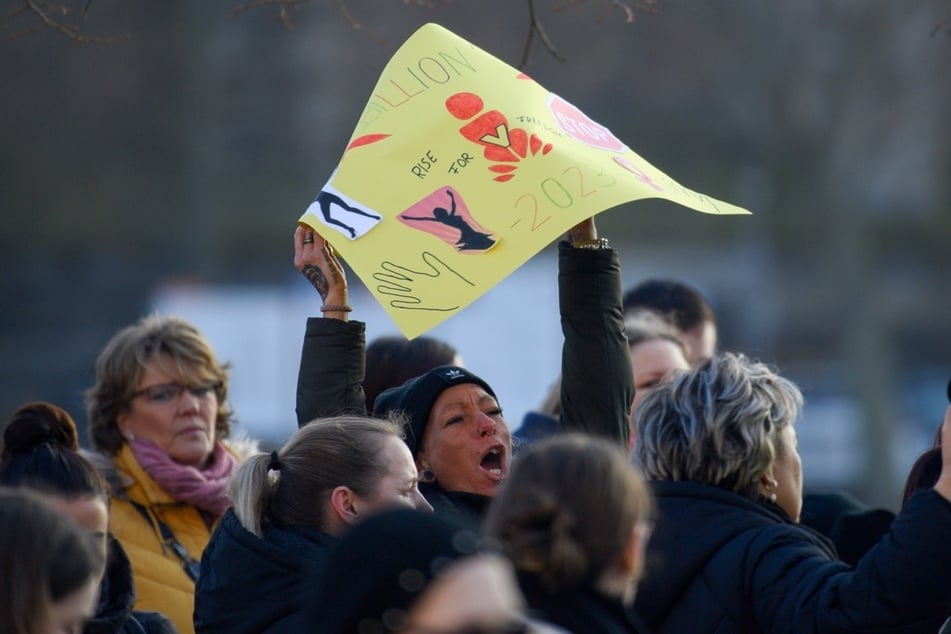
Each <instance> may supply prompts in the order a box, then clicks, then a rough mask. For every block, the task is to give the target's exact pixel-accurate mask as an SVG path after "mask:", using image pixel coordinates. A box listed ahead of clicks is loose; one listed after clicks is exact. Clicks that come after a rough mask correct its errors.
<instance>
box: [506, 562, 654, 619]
mask: <svg viewBox="0 0 951 634" xmlns="http://www.w3.org/2000/svg"><path fill="white" fill-rule="evenodd" d="M518 585H519V588H520V589H521V591H522V594H523V595H524V596H525V602H526V603H527V604H528V614H529V615H530V616H532V617H534V618H537V619H540V620H541V621H544V622H545V623H551V624H554V625H557V626H558V627H562V628H565V629H566V630H568V631H569V632H573V633H574V634H646V632H647V630H645V629H644V625H643V624H642V623H641V621H640V619H639V618H638V617H637V615H636V614H635V613H634V611H633V610H632V609H630V608H626V607H625V606H624V605H623V604H622V603H621V601H620V600H619V599H612V598H611V597H608V596H605V595H604V594H603V593H601V592H599V591H598V590H597V589H595V588H593V587H591V586H590V585H583V586H581V587H576V588H566V589H564V590H562V591H559V592H551V591H550V590H548V588H546V587H545V584H544V583H543V582H542V581H541V579H539V578H538V577H537V576H535V575H533V574H531V573H528V572H525V571H519V573H518Z"/></svg>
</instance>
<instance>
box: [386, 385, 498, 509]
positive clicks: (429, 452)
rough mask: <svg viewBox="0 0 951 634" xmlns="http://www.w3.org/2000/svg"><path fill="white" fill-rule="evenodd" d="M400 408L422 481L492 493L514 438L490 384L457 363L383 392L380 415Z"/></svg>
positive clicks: (446, 487)
mask: <svg viewBox="0 0 951 634" xmlns="http://www.w3.org/2000/svg"><path fill="white" fill-rule="evenodd" d="M389 412H402V414H403V415H404V416H406V418H407V419H408V421H409V425H408V429H407V435H406V444H407V445H409V448H410V451H411V452H412V453H413V456H414V458H415V460H416V465H417V467H418V468H419V470H420V473H421V478H422V479H423V481H427V482H428V481H431V482H435V483H437V484H438V485H439V486H440V487H441V488H442V489H444V490H446V491H463V492H466V493H477V494H480V495H493V494H494V493H495V491H496V489H497V488H498V486H499V484H500V483H501V482H502V480H503V479H504V478H505V475H506V474H507V473H508V470H509V463H510V461H511V455H512V441H511V437H510V435H509V428H508V425H507V424H506V423H505V419H504V418H502V408H501V407H500V406H499V402H498V400H497V399H496V397H495V392H493V391H492V388H491V387H489V384H488V383H486V382H485V381H483V380H482V379H480V378H479V377H477V376H476V375H475V374H473V373H471V372H469V371H468V370H466V369H464V368H460V367H458V366H440V367H438V368H434V369H432V370H430V371H429V372H427V373H425V374H423V375H422V376H418V377H416V378H415V379H410V380H409V381H407V382H406V383H404V384H403V385H401V386H399V387H394V388H390V389H389V390H387V391H385V392H383V394H381V395H380V396H379V397H378V398H377V399H376V403H375V404H374V406H373V413H374V414H375V415H377V416H382V415H386V414H387V413H389Z"/></svg>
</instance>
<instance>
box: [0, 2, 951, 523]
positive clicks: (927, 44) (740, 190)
mask: <svg viewBox="0 0 951 634" xmlns="http://www.w3.org/2000/svg"><path fill="white" fill-rule="evenodd" d="M624 4H625V3H620V2H611V1H610V0H590V1H588V2H584V1H579V2H571V1H570V0H569V1H568V2H566V1H565V0H552V1H546V0H536V1H535V2H534V7H535V9H536V12H537V17H538V19H539V20H540V21H541V23H542V25H543V26H544V27H545V29H546V31H547V34H548V36H549V38H550V40H551V42H552V43H553V44H554V46H555V48H556V52H557V54H558V56H560V57H561V58H562V59H561V60H559V59H557V58H556V57H555V55H553V54H551V53H550V52H548V51H546V49H545V47H543V46H542V45H541V42H540V41H539V38H538V37H537V36H536V37H535V38H534V41H533V43H532V46H531V48H530V49H529V54H528V58H527V63H526V64H525V65H524V66H523V67H522V68H523V70H525V71H526V72H527V73H529V74H530V75H532V76H533V77H534V78H535V79H536V80H537V81H539V83H541V84H542V85H543V86H545V87H546V88H548V89H549V90H552V91H554V92H557V93H559V94H560V95H562V96H564V97H565V98H566V99H568V100H569V101H571V102H573V103H574V104H575V105H577V106H578V107H580V108H581V109H582V110H583V111H584V112H585V113H586V114H588V115H589V116H590V117H591V118H593V119H594V120H596V121H598V122H599V123H601V124H603V125H605V126H607V127H608V128H610V129H611V130H612V131H613V132H614V133H615V135H616V136H618V137H619V138H620V139H622V140H623V141H625V142H626V143H627V144H628V145H629V146H630V147H631V148H632V149H634V150H635V151H636V152H638V153H639V154H640V155H642V156H643V157H645V158H646V159H647V160H649V161H651V162H652V163H653V164H654V165H656V166H657V167H658V168H660V169H661V170H663V171H665V172H666V173H668V174H670V175H671V176H672V177H673V178H675V179H677V180H678V181H680V182H681V183H683V184H684V185H686V186H688V187H691V188H693V189H695V190H697V191H699V192H702V193H705V194H708V195H710V196H712V197H715V198H719V199H722V200H726V201H729V202H732V203H735V204H737V205H740V206H743V207H746V208H747V209H750V210H751V211H753V213H754V215H753V216H750V217H713V216H707V215H702V214H698V213H695V212H692V211H689V210H687V209H684V208H681V207H678V206H676V205H673V204H672V203H667V202H664V201H641V202H638V203H633V204H629V205H624V206H621V207H618V208H615V209H612V210H609V211H607V212H605V213H603V214H601V215H600V216H598V226H599V229H600V232H601V234H602V235H603V236H605V237H608V238H609V239H610V240H611V243H612V245H614V246H616V247H617V248H618V249H619V250H620V253H621V257H622V266H623V275H624V285H625V287H628V286H632V285H634V284H636V283H638V282H639V281H641V280H643V279H644V278H646V277H652V276H665V277H674V278H680V279H682V280H685V281H687V282H689V283H691V284H693V285H695V286H697V287H698V288H699V289H701V290H702V291H703V293H704V294H705V295H706V296H707V297H708V298H709V299H710V301H711V303H712V304H713V306H714V308H715V310H716V313H717V317H718V321H719V325H720V337H721V348H723V349H727V350H735V351H742V352H745V353H747V354H749V355H751V356H754V357H757V358H759V359H761V360H763V361H766V362H768V363H770V364H772V365H774V366H775V367H777V368H778V369H779V371H780V372H781V373H783V374H785V375H786V376H788V377H790V378H792V379H794V380H795V381H797V382H798V383H799V385H800V386H801V387H802V389H803V392H804V394H805V397H806V402H807V404H806V408H805V411H804V413H803V417H802V420H801V421H800V422H799V423H798V429H799V434H800V443H801V446H800V451H801V453H802V456H803V462H804V469H805V484H806V488H807V489H808V490H814V491H818V490H824V489H831V488H839V489H846V490H848V491H850V492H852V493H854V494H855V495H857V496H859V497H860V498H862V499H864V500H865V501H868V502H870V503H873V504H877V505H881V506H886V507H889V508H893V509H894V508H896V507H897V505H898V501H899V499H900V488H901V484H902V483H903V481H904V476H905V474H906V473H907V470H908V468H909V466H910V465H911V462H912V461H913V460H914V458H915V456H916V455H917V454H918V453H919V452H920V451H922V450H924V449H925V448H927V447H928V446H930V444H931V442H932V440H933V436H934V432H935V430H936V429H937V428H938V425H939V423H940V420H941V417H942V415H943V411H944V407H945V405H946V397H945V385H946V384H947V381H948V378H949V376H951V355H949V352H951V328H949V327H948V326H949V319H948V316H949V315H951V293H948V286H947V283H946V277H947V274H948V272H949V271H951V249H949V245H951V213H949V208H951V178H949V176H951V116H949V113H951V2H948V1H947V0H940V1H939V0H932V1H925V0H922V1H918V0H914V1H912V2H893V1H889V0H842V1H838V2H803V1H802V0H773V1H771V2H763V1H762V0H729V1H728V2H716V3H712V2H696V1H694V0H656V2H653V3H644V2H641V3H636V2H631V3H627V6H629V7H631V8H632V9H633V17H634V21H633V22H631V23H628V22H627V21H626V19H625V13H624V11H623V10H622V5H624ZM24 6H25V3H24V2H23V1H22V0H0V16H6V17H5V18H0V243H2V248H0V270H2V272H3V275H0V413H3V414H2V415H3V416H6V415H7V413H10V412H12V411H13V409H14V408H15V407H16V406H17V405H19V404H20V403H22V402H24V401H27V400H31V399H43V400H49V401H53V402H55V403H57V404H59V405H61V406H63V407H65V408H66V409H68V410H69V411H70V412H71V413H72V414H73V415H74V416H75V417H76V419H77V422H78V423H79V424H80V426H81V427H82V426H84V424H85V413H84V409H83V404H82V392H83V390H84V389H85V388H87V387H89V386H90V385H91V384H92V382H93V364H94V361H95V358H96V355H97V354H98V351H99V350H100V349H101V348H102V346H103V345H104V344H105V343H106V341H107V340H108V339H109V337H110V336H111V335H112V334H113V333H114V332H115V331H116V330H117V329H119V328H121V327H122V326H125V325H127V324H128V323H131V322H132V321H134V320H136V319H137V318H139V317H140V316H142V315H144V314H147V313H149V312H152V311H160V312H163V313H175V314H179V315H181V316H182V317H185V318H186V319H189V320H191V321H193V322H194V323H195V324H196V325H198V326H199V327H200V328H201V329H202V330H203V331H204V332H205V333H206V334H207V335H208V337H209V339H210V340H211V341H212V343H213V344H214V346H215V348H216V350H217V352H218V354H219V356H220V357H222V358H223V359H226V360H230V361H231V362H232V364H233V382H232V388H231V396H232V400H233V405H234V407H235V410H236V413H237V418H238V422H239V424H238V429H239V430H241V431H243V432H245V433H247V434H249V435H251V436H253V437H255V438H259V439H261V440H262V441H263V442H264V443H265V444H266V445H267V444H279V443H282V442H283V441H284V440H285V439H286V438H287V437H288V435H289V434H290V433H291V432H292V431H293V430H294V429H295V428H296V425H295V418H294V390H295V378H296V372H297V365H298V362H299V352H300V344H301V340H302V336H303V329H304V321H305V319H306V317H307V316H310V315H317V314H319V313H318V312H317V308H318V307H319V305H320V303H319V298H318V297H317V295H316V293H315V292H314V291H313V289H312V288H311V287H309V285H308V284H307V283H306V281H305V280H303V278H301V277H300V275H299V274H298V273H297V272H296V270H294V268H293V266H292V253H293V249H292V242H291V236H292V232H293V230H294V227H295V223H296V220H297V219H298V217H299V216H300V215H301V213H303V211H304V209H305V208H306V207H307V205H308V203H309V202H310V201H311V200H312V198H313V196H314V195H315V194H316V192H317V190H318V189H319V188H320V187H321V185H323V184H324V183H325V182H326V180H327V178H328V177H329V175H330V173H331V171H332V170H333V168H334V167H335V166H336V164H337V162H338V160H339V158H340V155H341V153H342V151H343V148H344V146H345V144H346V142H347V140H348V139H349V137H350V134H351V133H352V131H353V126H354V124H355V122H356V120H357V118H358V116H359V114H360V112H361V111H362V109H363V106H364V105H365V103H366V100H367V99H368V97H369V95H370V92H371V91H372V89H373V87H374V85H375V83H376V79H377V77H378V75H379V73H380V71H381V70H382V69H383V66H384V65H385V64H386V62H387V60H388V59H389V57H390V56H391V55H392V54H393V52H394V51H395V50H396V48H398V46H399V45H400V44H401V43H402V42H403V41H404V40H405V39H406V38H407V37H408V36H409V35H411V34H412V33H413V32H414V31H415V30H416V29H417V28H418V27H419V26H421V25H422V24H424V23H426V22H437V23H439V24H442V25H443V26H445V27H446V28H448V29H450V30H452V31H454V32H455V33H457V34H458V35H460V36H461V37H463V38H465V39H467V40H469V41H471V42H472V43H473V44H475V45H477V46H479V47H480V48H483V49H485V50H486V51H488V52H490V53H492V54H493V55H495V56H497V57H499V58H500V59H502V60H503V61H505V62H507V63H509V64H511V65H513V66H517V65H519V63H520V61H521V60H522V58H523V55H524V51H525V47H526V37H527V35H528V33H529V25H530V18H529V4H528V3H527V2H523V1H521V0H479V1H475V0H469V1H465V0H433V1H432V2H416V1H413V0H403V1H402V2H400V1H397V0H390V1H388V2H383V1H382V0H373V1H371V0H363V1H358V0H346V1H343V0H340V1H335V2H331V1H321V2H312V3H301V4H300V7H299V9H293V8H292V9H289V10H288V11H287V12H286V19H282V18H281V17H280V11H279V8H278V7H277V6H275V5H265V6H260V7H249V10H247V11H244V12H242V13H240V15H237V16H231V13H232V10H233V9H234V8H235V7H237V6H238V3H237V2H230V1H225V0H203V1H202V2H183V1H178V2H175V1H173V2H160V3H154V2H153V3H139V2H127V1H119V0H97V1H96V2H93V3H91V4H87V2H85V1H84V2H80V3H79V4H78V9H79V10H81V9H82V8H83V6H87V7H88V10H87V13H86V21H85V23H84V24H83V25H82V29H81V31H80V33H81V34H82V35H83V36H89V37H95V38H101V39H103V40H105V41H96V42H80V41H77V39H76V38H72V37H69V36H68V35H66V34H63V33H61V32H57V31H56V30H55V29H53V28H45V29H40V30H38V31H36V32H31V33H25V32H28V31H31V30H32V29H34V28H36V27H39V26H40V25H41V22H40V20H39V18H38V17H37V16H36V15H34V14H31V13H30V12H28V11H22V12H19V13H18V12H17V11H18V10H21V9H22V8H23V7H24ZM644 7H646V8H651V9H652V12H647V11H643V10H641V8H644ZM54 15H56V16H57V19H58V20H62V21H63V22H67V23H69V22H72V21H74V20H75V18H76V14H72V15H63V14H61V13H60V14H54ZM288 23H289V25H290V26H291V27H292V28H288ZM556 274H557V271H556V262H555V259H554V249H553V247H549V248H547V249H546V250H544V251H543V252H542V253H540V254H539V255H537V256H536V257H535V258H533V259H532V260H530V261H529V262H528V263H527V264H526V265H525V266H524V267H522V268H521V269H519V271H517V272H516V273H515V274H513V275H512V276H511V277H509V278H508V279H506V280H505V281H504V282H503V283H502V284H501V285H499V286H498V287H497V288H495V289H493V290H492V291H490V292H489V293H488V294H487V295H485V296H484V297H483V298H481V299H480V300H478V301H477V302H476V303H475V304H473V305H472V306H470V307H469V308H467V309H466V310H465V311H463V312H462V313H461V314H459V315H457V316H455V317H454V318H452V319H450V320H449V321H447V322H446V323H444V324H443V325H441V326H439V327H438V328H437V329H435V330H434V331H433V332H432V333H430V334H432V335H433V336H438V337H441V338H444V339H447V340H449V341H450V342H452V343H453V344H454V345H456V346H457V347H458V348H459V349H460V351H461V353H462V356H463V358H464V359H465V362H466V364H467V365H468V366H469V367H470V368H472V369H473V370H474V371H476V372H477V373H479V374H480V375H482V376H483V377H484V378H486V379H487V380H488V381H489V382H490V383H491V384H492V385H493V386H497V391H498V392H499V396H500V399H501V401H502V405H503V407H504V408H505V411H506V418H507V419H508V420H509V422H510V424H511V426H512V427H517V426H518V425H519V424H520V421H521V418H522V416H523V415H524V413H525V412H526V411H528V410H529V409H532V408H534V407H536V406H537V405H538V403H539V402H540V401H541V400H542V397H543V396H544V393H545V391H546V390H547V389H548V386H549V385H550V384H551V383H552V382H553V381H554V380H555V378H556V377H557V375H558V372H559V358H560V356H559V354H560V351H559V347H560V344H561V335H560V330H559V322H558V314H557V299H556ZM350 282H351V288H352V294H353V303H354V306H355V312H354V314H353V317H354V318H356V319H364V320H366V321H367V322H368V338H370V339H372V338H373V337H374V336H376V335H379V334H391V333H395V332H396V328H395V327H394V326H393V325H392V322H390V321H389V318H388V317H387V316H386V314H385V313H384V312H383V310H382V308H380V307H379V305H377V304H376V302H375V301H374V300H373V299H372V297H371V296H370V295H369V294H368V293H367V292H366V290H365V289H364V288H363V287H362V286H361V283H360V282H359V280H358V279H357V278H356V277H355V276H353V275H352V274H351V276H350Z"/></svg>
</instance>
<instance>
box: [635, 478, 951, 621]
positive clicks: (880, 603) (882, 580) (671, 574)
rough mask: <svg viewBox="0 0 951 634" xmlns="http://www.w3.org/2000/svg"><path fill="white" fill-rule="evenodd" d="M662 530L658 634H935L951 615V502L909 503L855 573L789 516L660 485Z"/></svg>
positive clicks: (654, 573) (720, 495)
mask: <svg viewBox="0 0 951 634" xmlns="http://www.w3.org/2000/svg"><path fill="white" fill-rule="evenodd" d="M652 486H653V488H654V493H655V495H656V498H657V506H658V521H657V525H656V528H655V530H654V535H653V537H652V538H651V541H650V543H649V545H648V569H647V571H646V575H645V578H644V579H643V580H642V582H641V584H640V586H639V589H638V593H637V601H636V603H635V608H636V610H637V612H638V613H639V614H640V615H641V617H643V619H644V622H645V623H646V625H647V627H648V629H649V630H650V631H652V632H654V633H655V634H663V633H666V632H669V633H671V634H673V633H678V634H679V633H682V632H691V633H693V634H703V633H705V632H709V633H711V634H712V633H717V634H726V633H728V632H729V633H731V634H732V633H735V632H742V633H744V634H756V633H758V632H768V633H771V634H772V633H779V632H788V633H790V634H793V633H795V634H800V633H802V632H817V633H826V632H829V633H831V632H835V633H840V632H890V633H897V632H901V633H903V634H911V633H919V632H920V633H921V634H934V633H935V632H937V631H938V630H939V628H940V627H941V623H942V622H943V621H944V619H945V618H946V617H947V616H948V614H949V610H951V548H949V547H948V536H949V535H951V502H948V501H947V500H945V499H944V498H943V497H941V496H940V495H939V494H937V493H936V492H934V491H933V490H928V491H921V492H919V493H917V494H916V495H915V497H913V498H912V500H911V501H909V504H908V505H907V506H906V508H905V510H903V511H902V513H901V514H900V515H899V516H898V517H897V519H896V520H895V522H894V523H893V525H892V528H891V530H890V531H889V533H888V534H887V535H886V536H885V537H884V538H883V539H882V541H881V542H879V543H878V544H877V545H876V546H874V547H873V548H872V549H871V550H870V551H869V552H868V554H867V555H866V556H865V557H863V558H862V559H861V560H860V561H859V563H858V565H857V566H856V567H855V568H854V569H853V568H852V567H850V566H849V565H847V564H845V563H842V562H841V561H837V560H836V558H835V551H834V549H833V548H832V546H831V544H830V542H829V541H828V540H827V539H826V538H824V537H822V536H821V535H819V534H818V533H816V532H814V531H812V530H811V529H808V528H805V527H803V526H800V525H798V524H796V523H794V522H793V521H792V520H790V519H789V517H788V516H787V515H786V514H785V513H783V512H782V510H780V509H779V507H777V506H775V505H773V504H768V503H758V502H755V501H753V500H750V499H748V498H745V497H741V496H739V495H736V494H734V493H731V492H728V491H725V490H722V489H718V488H715V487H710V486H706V485H702V484H697V483H693V482H655V483H652Z"/></svg>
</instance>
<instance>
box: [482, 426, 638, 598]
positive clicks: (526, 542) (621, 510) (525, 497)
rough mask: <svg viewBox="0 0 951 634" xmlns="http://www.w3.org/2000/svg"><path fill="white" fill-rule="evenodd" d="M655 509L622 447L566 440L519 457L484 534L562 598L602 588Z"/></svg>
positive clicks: (546, 442)
mask: <svg viewBox="0 0 951 634" xmlns="http://www.w3.org/2000/svg"><path fill="white" fill-rule="evenodd" d="M605 500H607V501H608V503H607V504H605ZM652 509H653V498H652V496H651V493H650V490H649V489H648V488H647V485H646V483H645V482H644V479H643V478H642V477H641V475H640V473H638V471H637V469H636V468H634V467H633V466H632V465H631V464H630V463H629V462H628V461H627V457H626V456H625V454H624V452H623V451H622V449H621V448H620V447H619V446H617V445H615V444H614V443H611V442H609V441H607V440H605V439H602V438H597V437H592V436H587V435H584V434H575V433H565V434H558V435H556V436H552V437H550V438H545V439H543V440H540V441H538V442H537V443H533V444H532V445H529V446H528V447H527V448H526V449H524V450H522V452H521V453H520V454H519V457H518V460H516V461H515V462H514V463H513V464H512V471H511V473H509V476H508V478H507V479H506V480H505V483H504V484H503V485H502V487H501V489H500V490H499V493H498V494H497V495H496V496H495V498H494V499H493V500H492V502H491V504H490V506H489V512H488V515H487V516H486V522H485V528H486V532H487V534H488V535H489V536H490V537H493V538H495V539H496V540H498V541H499V542H500V543H501V546H502V549H503V551H504V552H505V553H506V554H507V555H508V556H509V557H510V558H511V559H512V561H513V563H514V564H515V567H516V568H518V569H519V570H525V571H528V572H531V573H534V574H536V575H538V576H539V577H540V579H541V580H542V581H543V582H544V583H545V584H546V586H547V587H548V588H549V590H551V591H553V592H557V591H559V590H561V589H563V588H567V587H573V586H577V585H580V584H583V583H592V584H596V583H598V582H599V581H601V579H602V577H603V575H604V574H605V573H606V572H608V571H609V569H610V567H611V566H612V565H613V564H614V563H615V562H616V561H617V560H618V557H619V556H620V555H621V553H622V551H623V549H624V547H625V545H626V544H627V543H628V540H629V539H630V535H631V530H632V529H633V528H634V525H635V524H636V523H637V522H641V521H647V520H649V519H650V515H651V513H652Z"/></svg>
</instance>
